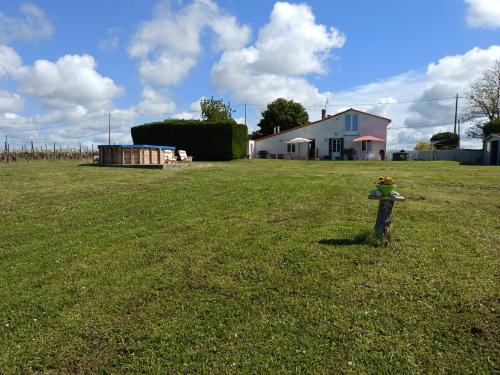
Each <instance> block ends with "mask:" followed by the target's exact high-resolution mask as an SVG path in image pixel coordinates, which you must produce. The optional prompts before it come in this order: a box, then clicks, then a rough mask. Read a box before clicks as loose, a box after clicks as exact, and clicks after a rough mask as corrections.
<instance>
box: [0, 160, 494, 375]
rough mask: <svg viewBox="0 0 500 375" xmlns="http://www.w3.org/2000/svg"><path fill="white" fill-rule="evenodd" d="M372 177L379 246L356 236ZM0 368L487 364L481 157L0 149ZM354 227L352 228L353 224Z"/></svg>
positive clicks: (285, 369) (344, 368)
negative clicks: (389, 203)
mask: <svg viewBox="0 0 500 375" xmlns="http://www.w3.org/2000/svg"><path fill="white" fill-rule="evenodd" d="M379 175H391V176H393V177H395V178H396V179H397V181H398V186H399V187H398V191H399V192H400V193H401V194H402V195H404V196H406V197H407V198H408V199H407V201H406V202H402V203H399V202H398V203H396V205H395V208H394V212H393V214H394V222H393V238H392V242H391V244H390V245H389V246H387V247H383V246H382V247H373V246H370V245H367V244H364V243H362V242H360V241H358V240H357V239H356V238H357V236H358V235H359V234H360V233H363V232H365V231H366V230H370V229H372V227H373V224H374V221H375V215H376V210H377V202H375V201H368V199H367V193H368V191H369V190H370V189H371V188H372V182H373V181H374V180H375V179H376V178H377V177H378V176H379ZM0 187H1V191H0V194H1V201H0V373H2V374H8V373H20V372H21V373H117V374H119V373H121V374H124V373H134V372H137V373H139V372H142V373H192V372H204V373H236V372H240V373H258V374H262V373H277V372H280V373H296V372H301V373H328V374H331V373H340V372H351V373H366V372H372V373H373V372H380V373H429V372H432V373H441V372H448V373H491V372H498V371H500V364H499V356H500V344H499V343H500V337H499V332H500V318H499V317H500V314H499V311H500V294H499V280H500V278H499V270H500V256H499V255H500V220H499V218H500V169H499V168H495V167H483V166H463V165H459V164H457V163H454V162H302V161H284V160H254V161H247V160H244V161H234V162H227V163H213V164H212V166H211V167H206V168H199V169H195V168H192V169H185V170H170V171H168V170H165V171H164V170H143V169H120V168H99V167H90V166H87V167H86V166H79V165H78V164H77V163H74V162H32V163H24V162H20V163H17V164H15V163H11V164H9V165H6V164H1V165H0ZM358 237H359V236H358Z"/></svg>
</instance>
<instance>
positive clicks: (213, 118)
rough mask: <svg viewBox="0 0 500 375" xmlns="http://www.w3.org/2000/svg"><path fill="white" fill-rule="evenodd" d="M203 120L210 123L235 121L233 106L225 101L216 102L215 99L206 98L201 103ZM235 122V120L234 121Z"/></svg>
mask: <svg viewBox="0 0 500 375" xmlns="http://www.w3.org/2000/svg"><path fill="white" fill-rule="evenodd" d="M200 107H201V119H202V120H203V121H208V122H217V121H228V120H233V117H232V115H231V113H232V112H233V110H232V109H231V104H230V103H228V104H226V103H224V100H222V99H219V100H216V99H214V97H213V96H212V97H210V98H204V99H201V101H200ZM233 121H234V120H233Z"/></svg>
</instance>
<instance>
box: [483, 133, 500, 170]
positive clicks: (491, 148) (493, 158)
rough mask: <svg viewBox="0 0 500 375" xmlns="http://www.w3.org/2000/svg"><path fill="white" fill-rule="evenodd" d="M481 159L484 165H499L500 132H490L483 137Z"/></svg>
mask: <svg viewBox="0 0 500 375" xmlns="http://www.w3.org/2000/svg"><path fill="white" fill-rule="evenodd" d="M483 160H484V164H486V165H500V133H492V134H490V135H488V136H487V137H486V138H485V139H484V143H483Z"/></svg>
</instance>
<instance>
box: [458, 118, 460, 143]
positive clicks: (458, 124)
mask: <svg viewBox="0 0 500 375" xmlns="http://www.w3.org/2000/svg"><path fill="white" fill-rule="evenodd" d="M458 148H459V149H460V120H458Z"/></svg>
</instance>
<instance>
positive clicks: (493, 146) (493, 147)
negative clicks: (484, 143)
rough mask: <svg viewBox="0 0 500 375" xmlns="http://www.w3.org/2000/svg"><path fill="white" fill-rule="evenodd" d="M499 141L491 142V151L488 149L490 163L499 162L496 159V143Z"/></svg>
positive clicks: (496, 163) (495, 163)
mask: <svg viewBox="0 0 500 375" xmlns="http://www.w3.org/2000/svg"><path fill="white" fill-rule="evenodd" d="M499 143H500V141H493V142H491V151H490V165H498V164H500V163H498V162H499V160H498V144H499Z"/></svg>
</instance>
